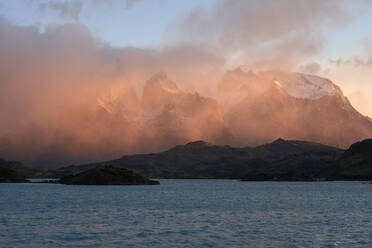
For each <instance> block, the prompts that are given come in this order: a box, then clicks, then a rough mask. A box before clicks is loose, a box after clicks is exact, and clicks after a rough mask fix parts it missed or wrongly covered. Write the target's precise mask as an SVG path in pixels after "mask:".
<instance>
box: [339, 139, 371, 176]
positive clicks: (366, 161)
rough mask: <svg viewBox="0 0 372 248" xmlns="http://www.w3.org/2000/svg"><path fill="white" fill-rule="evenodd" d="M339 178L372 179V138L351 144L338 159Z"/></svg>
mask: <svg viewBox="0 0 372 248" xmlns="http://www.w3.org/2000/svg"><path fill="white" fill-rule="evenodd" d="M335 177H336V179H338V180H372V139H366V140H363V141H361V142H357V143H355V144H353V145H351V146H350V148H349V149H348V150H346V151H345V153H344V154H343V155H342V157H341V158H340V160H339V161H338V168H337V173H336V175H335Z"/></svg>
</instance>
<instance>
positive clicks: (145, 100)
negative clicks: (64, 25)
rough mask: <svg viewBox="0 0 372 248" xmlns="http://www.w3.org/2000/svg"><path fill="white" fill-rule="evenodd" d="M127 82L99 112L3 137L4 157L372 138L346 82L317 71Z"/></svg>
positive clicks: (68, 160) (76, 158) (46, 161)
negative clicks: (199, 87) (210, 81)
mask: <svg viewBox="0 0 372 248" xmlns="http://www.w3.org/2000/svg"><path fill="white" fill-rule="evenodd" d="M200 83H202V82H200ZM121 86H122V87H120V90H116V91H111V92H110V93H109V94H105V93H102V95H101V96H99V97H97V98H96V102H94V103H92V105H94V108H93V109H94V110H90V111H84V110H82V111H79V114H74V112H73V113H72V114H69V115H68V116H69V118H70V119H69V120H64V119H63V121H62V122H61V123H60V125H59V124H58V125H57V126H55V127H53V128H36V129H31V133H26V134H27V135H26V134H25V135H23V131H22V132H19V133H14V134H13V136H9V137H5V138H4V137H0V141H1V144H0V156H1V157H4V158H10V159H12V160H19V161H22V162H24V163H25V164H27V165H31V166H32V167H35V168H47V169H50V168H58V167H61V166H66V165H69V164H84V163H88V162H89V163H91V162H94V161H108V160H111V159H114V158H117V157H120V156H122V155H123V154H127V155H129V154H143V153H154V152H159V151H164V150H167V149H170V148H171V147H173V146H175V145H178V144H185V143H188V142H191V141H195V140H204V141H206V142H207V143H208V142H209V143H212V144H215V145H217V146H232V147H247V146H259V145H262V144H266V143H269V142H271V141H273V140H275V139H277V138H279V137H281V138H283V139H285V140H306V141H310V142H315V143H321V144H326V145H329V146H335V147H339V148H341V149H346V148H348V147H349V146H350V145H351V144H353V143H355V142H357V141H360V140H363V139H366V138H370V137H372V120H371V119H370V118H368V117H366V116H363V115H362V114H360V113H359V112H358V111H357V110H356V109H354V108H353V106H352V105H351V103H350V102H349V101H348V99H347V98H346V97H345V96H344V95H343V93H342V91H341V89H340V87H338V86H337V85H336V84H334V83H333V82H331V81H330V80H328V79H325V78H321V77H318V76H314V75H308V74H302V73H295V72H284V71H263V72H253V71H245V70H242V69H240V68H237V69H235V70H231V71H227V72H226V73H225V74H224V75H223V77H221V78H220V80H219V82H218V83H217V87H216V92H215V93H214V94H211V95H210V96H209V97H206V96H203V95H202V94H200V93H198V92H189V91H187V90H186V89H183V88H182V87H181V86H184V85H181V86H178V85H177V83H176V82H174V81H172V80H171V79H170V78H168V76H167V75H166V74H165V73H159V74H156V75H153V76H152V77H151V78H150V79H149V80H147V81H146V82H145V83H144V86H143V88H142V92H140V93H139V92H138V91H136V90H135V89H134V87H132V86H131V85H130V84H123V85H121ZM211 87H212V85H211ZM57 123H59V122H57ZM25 132H26V131H25ZM18 134H19V136H18ZM21 134H22V135H21ZM25 140H31V141H32V142H31V143H32V145H31V144H29V143H27V142H25Z"/></svg>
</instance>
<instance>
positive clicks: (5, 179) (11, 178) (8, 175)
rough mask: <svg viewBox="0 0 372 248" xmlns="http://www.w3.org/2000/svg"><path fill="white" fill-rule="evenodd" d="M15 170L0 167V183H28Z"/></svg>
mask: <svg viewBox="0 0 372 248" xmlns="http://www.w3.org/2000/svg"><path fill="white" fill-rule="evenodd" d="M28 182H29V181H28V180H26V179H25V178H24V177H23V176H22V175H20V174H19V173H18V172H17V171H15V170H12V169H8V168H4V167H0V183H28Z"/></svg>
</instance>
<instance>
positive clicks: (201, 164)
mask: <svg viewBox="0 0 372 248" xmlns="http://www.w3.org/2000/svg"><path fill="white" fill-rule="evenodd" d="M342 153H343V150H341V149H339V148H335V147H330V146H326V145H322V144H318V143H313V142H305V141H294V140H288V141H285V140H282V139H278V140H276V141H274V142H272V143H270V144H266V145H262V146H258V147H243V148H234V147H230V146H216V145H213V144H211V143H207V142H204V141H196V142H190V143H187V144H186V145H178V146H175V147H173V148H171V149H169V150H167V151H164V152H160V153H151V154H138V155H128V156H123V157H122V158H120V159H116V160H111V161H106V162H103V163H93V164H85V165H78V166H69V167H64V168H60V169H57V170H54V171H51V172H50V173H51V174H52V175H53V176H57V177H62V176H65V175H68V174H72V173H78V172H81V171H84V170H87V169H90V168H93V167H95V166H97V165H99V164H104V165H110V166H113V167H119V168H127V169H130V170H133V171H134V172H136V173H139V174H141V175H144V176H147V177H151V178H231V179H241V178H244V177H245V176H246V175H247V174H250V173H252V172H255V171H257V170H260V169H262V168H267V167H268V166H274V165H276V164H285V163H286V161H291V164H294V165H297V164H305V163H306V161H309V160H311V161H312V162H311V163H312V164H314V166H315V167H317V168H318V167H319V166H323V165H325V164H327V165H328V164H330V163H332V162H334V161H335V160H337V159H338V158H339V157H341V155H342ZM318 170H320V169H318Z"/></svg>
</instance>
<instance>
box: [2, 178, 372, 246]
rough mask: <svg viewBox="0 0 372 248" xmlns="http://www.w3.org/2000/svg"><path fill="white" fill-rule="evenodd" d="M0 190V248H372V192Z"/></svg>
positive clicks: (185, 185) (198, 187)
mask: <svg viewBox="0 0 372 248" xmlns="http://www.w3.org/2000/svg"><path fill="white" fill-rule="evenodd" d="M160 181H161V185H160V186H65V185H53V184H0V247H25V248H26V247H27V248H32V247H35V248H41V247H372V185H370V184H363V183H361V182H239V181H234V180H160Z"/></svg>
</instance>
